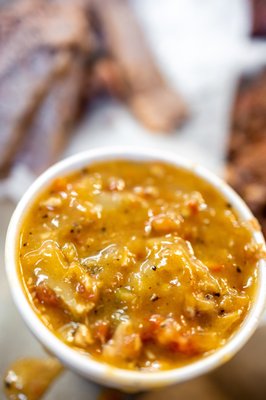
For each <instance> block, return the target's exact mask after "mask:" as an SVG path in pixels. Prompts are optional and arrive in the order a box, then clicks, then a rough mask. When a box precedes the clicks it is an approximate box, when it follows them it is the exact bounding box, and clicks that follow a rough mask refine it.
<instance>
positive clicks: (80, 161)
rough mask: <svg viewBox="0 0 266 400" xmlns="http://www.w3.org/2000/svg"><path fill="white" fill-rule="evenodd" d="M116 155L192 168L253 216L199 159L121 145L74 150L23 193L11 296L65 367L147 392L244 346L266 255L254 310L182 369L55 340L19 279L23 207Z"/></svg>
mask: <svg viewBox="0 0 266 400" xmlns="http://www.w3.org/2000/svg"><path fill="white" fill-rule="evenodd" d="M112 159H121V160H132V161H152V160H153V161H156V160H157V161H162V162H165V163H168V164H172V165H174V166H177V167H180V168H184V169H188V170H190V171H192V172H194V173H195V174H196V175H197V176H199V177H201V178H203V179H204V180H205V181H207V182H209V183H210V184H211V185H213V186H214V187H215V188H216V189H217V190H218V191H219V192H220V193H221V194H222V195H223V196H224V198H225V199H226V200H228V201H229V202H230V203H231V204H232V206H233V208H234V210H235V211H236V212H237V214H238V215H239V218H240V219H242V220H245V221H249V220H252V219H253V218H254V216H253V215H252V213H251V211H250V210H249V208H248V207H247V205H246V204H245V203H244V201H243V200H242V199H241V198H240V197H239V196H238V195H237V194H236V193H235V192H234V190H233V189H232V188H231V187H229V186H228V185H227V184H226V183H225V182H224V181H223V180H222V179H221V178H219V177H218V176H216V175H215V174H213V173H212V172H210V171H209V170H208V169H206V168H205V167H203V166H201V165H199V164H198V163H195V162H192V161H190V160H188V159H186V158H183V157H181V156H179V155H177V154H174V153H169V152H165V151H161V150H158V149H143V148H139V147H119V146H114V147H108V148H104V147H103V148H97V149H92V150H87V151H85V152H82V153H78V154H75V155H74V156H70V157H68V158H66V159H64V160H62V161H60V162H58V163H56V164H54V165H53V166H52V167H50V168H49V169H47V170H46V171H45V172H44V173H43V174H42V175H40V176H39V177H38V178H37V179H36V180H35V181H34V182H33V184H32V185H31V186H30V187H29V188H28V190H27V191H26V192H25V194H24V195H23V197H22V199H21V200H20V201H19V203H18V205H17V207H16V209H15V211H14V213H13V215H12V217H11V220H10V223H9V227H8V230H7V235H6V245H5V265H6V274H7V277H8V281H9V286H10V289H11V293H12V297H13V300H14V302H15V304H16V306H17V308H18V310H19V312H20V315H21V316H22V318H23V319H24V321H25V322H26V324H27V325H28V327H29V329H30V330H31V332H32V333H33V334H34V336H35V337H36V338H37V339H38V340H39V341H40V342H41V343H42V344H43V345H44V346H45V348H47V349H48V350H49V351H50V352H51V353H52V354H54V355H55V356H56V357H57V358H58V359H59V360H60V361H61V362H62V363H63V364H64V365H66V366H67V367H69V368H70V369H72V370H74V371H76V372H77V373H78V374H80V375H81V376H83V377H85V378H89V379H91V380H93V381H95V382H97V383H104V384H105V385H107V386H113V387H118V388H121V387H123V388H124V389H125V390H132V389H136V390H144V389H150V388H155V387H163V386H166V385H170V384H174V383H179V382H182V381H185V380H188V379H191V378H194V377H197V376H199V375H202V374H204V373H206V372H208V371H210V370H212V369H214V368H216V367H218V366H219V365H222V364H223V363H224V362H226V361H228V360H229V359H230V358H231V357H232V356H233V355H234V354H235V353H236V352H237V351H238V350H240V348H241V347H242V346H243V345H244V344H245V343H246V342H247V340H248V339H249V338H250V336H251V335H252V334H253V332H254V331H255V329H256V327H257V325H258V323H259V320H260V317H261V315H262V313H263V311H264V306H265V302H266V289H265V288H266V261H265V260H264V259H261V260H260V261H259V263H258V286H257V291H256V294H255V298H254V304H253V305H252V307H251V308H250V310H249V312H248V314H247V316H246V318H245V320H244V321H243V323H242V325H241V327H240V328H239V330H238V331H237V332H236V333H235V334H234V335H233V336H232V338H231V339H230V340H229V341H228V342H227V343H226V344H225V345H224V346H223V347H221V348H220V349H218V350H216V351H214V352H213V353H212V354H210V355H207V356H206V357H204V358H202V359H199V360H197V361H194V362H192V363H191V364H188V365H185V366H182V367H178V368H175V369H170V370H164V371H153V372H148V371H147V372H146V371H132V370H126V369H121V368H117V367H114V366H112V365H110V364H105V363H102V362H99V361H96V360H95V359H93V358H91V357H90V356H88V355H84V354H82V353H80V352H78V351H77V350H75V349H72V348H71V347H69V346H68V345H66V344H65V343H64V342H62V341H61V340H60V339H59V338H57V337H56V336H55V335H54V334H53V333H52V332H51V331H50V330H49V329H48V328H47V327H46V326H45V325H44V324H43V323H42V321H41V319H40V318H39V317H38V316H37V314H36V313H35V312H34V310H33V308H32V306H31V305H30V302H29V301H28V299H27V297H26V294H25V289H24V287H23V283H22V282H21V279H20V278H19V274H18V265H17V243H18V233H19V231H20V227H21V224H22V222H23V219H24V213H25V211H26V210H28V208H29V207H30V206H31V204H32V203H33V201H34V200H35V199H36V196H38V195H39V194H40V193H41V192H42V191H43V190H44V188H45V187H47V186H48V185H49V183H51V181H52V180H53V179H54V178H56V177H58V176H64V175H67V174H68V173H70V172H71V171H73V172H74V171H75V170H78V169H80V168H82V167H84V166H86V165H90V164H91V163H94V162H100V161H108V160H112ZM252 234H253V238H254V240H255V242H256V243H258V244H262V245H263V246H265V242H264V238H263V235H262V233H261V231H259V230H258V229H255V227H254V229H253V230H252Z"/></svg>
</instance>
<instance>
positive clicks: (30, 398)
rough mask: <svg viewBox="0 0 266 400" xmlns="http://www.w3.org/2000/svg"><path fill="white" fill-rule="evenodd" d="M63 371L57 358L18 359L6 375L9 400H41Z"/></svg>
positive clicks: (5, 384) (6, 389)
mask: <svg viewBox="0 0 266 400" xmlns="http://www.w3.org/2000/svg"><path fill="white" fill-rule="evenodd" d="M62 371H63V367H62V365H61V364H60V363H59V361H58V360H57V359H55V358H47V359H39V358H24V359H21V360H17V361H15V362H14V363H13V364H12V365H10V367H9V368H8V370H7V372H6V375H5V377H4V391H5V395H6V397H7V399H9V400H40V399H41V397H42V396H43V395H44V394H45V393H46V391H47V390H48V389H49V387H50V386H51V384H52V383H53V382H54V380H55V379H56V378H57V377H58V376H59V375H60V373H61V372H62Z"/></svg>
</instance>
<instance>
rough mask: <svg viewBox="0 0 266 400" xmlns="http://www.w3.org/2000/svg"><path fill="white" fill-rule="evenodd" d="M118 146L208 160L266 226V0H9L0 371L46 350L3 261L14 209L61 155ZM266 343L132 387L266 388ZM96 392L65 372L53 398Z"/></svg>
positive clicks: (203, 391)
mask: <svg viewBox="0 0 266 400" xmlns="http://www.w3.org/2000/svg"><path fill="white" fill-rule="evenodd" d="M117 145H127V146H138V147H143V148H144V147H148V148H151V147H153V148H160V149H165V150H170V151H171V152H174V153H176V154H181V155H183V156H185V157H187V158H189V159H191V160H194V161H197V162H200V163H202V164H203V165H205V166H206V167H208V168H210V169H211V170H212V171H214V172H215V173H217V174H219V175H220V176H222V177H223V178H224V179H226V180H227V181H228V182H229V183H230V184H231V185H232V186H233V187H234V188H235V189H236V190H237V191H238V192H239V193H240V195H241V196H242V197H243V198H244V199H245V201H246V202H247V203H248V204H249V206H250V207H251V209H252V211H253V212H254V214H255V215H256V217H257V218H258V219H259V221H260V223H261V225H262V227H263V231H264V234H265V233H266V174H265V171H266V1H265V0H201V1H198V0H174V1H173V0H17V1H15V0H13V1H10V0H9V1H4V0H0V221H1V230H0V261H1V263H0V266H1V269H0V376H1V378H2V376H3V374H4V371H5V370H6V368H7V367H8V365H9V363H10V362H12V361H13V360H15V359H16V358H18V357H23V356H35V355H41V354H43V352H42V349H41V347H40V346H39V345H38V343H37V342H36V341H35V339H34V338H33V337H32V336H31V334H30V333H29V332H28V330H27V329H26V327H25V326H24V324H23V323H22V321H21V318H20V316H19V314H18V312H17V311H16V309H15V307H14V305H13V303H12V300H11V297H10V294H9V289H8V286H7V282H6V277H5V273H4V259H3V247H4V238H5V233H6V228H7V225H8V221H9V219H10V216H11V214H12V211H13V210H14V208H15V206H16V203H17V201H18V200H19V199H20V197H21V196H22V194H23V193H24V192H25V190H26V189H27V187H28V186H29V184H30V183H31V182H32V181H33V180H34V179H35V178H36V176H38V175H39V174H40V173H41V172H42V171H43V170H45V169H46V168H47V167H48V166H49V165H51V164H52V163H54V162H56V161H58V160H59V159H61V158H64V157H65V156H68V155H70V154H74V153H76V152H79V151H83V150H86V149H92V148H95V147H99V146H117ZM265 354H266V326H265V327H263V326H262V327H261V328H259V329H258V331H257V332H256V334H255V335H254V336H253V338H252V339H251V340H250V342H249V343H248V344H247V345H246V347H245V348H244V349H243V350H242V351H241V352H240V353H239V354H238V355H237V356H236V357H235V358H234V359H233V360H232V361H230V362H229V363H228V364H226V365H225V366H224V367H221V368H219V369H218V370H216V371H215V372H213V373H211V374H209V375H206V376H204V377H201V378H198V379H196V380H192V381H190V382H188V383H184V384H182V385H178V386H176V387H174V388H169V389H165V390H162V391H159V392H157V393H155V394H142V395H138V396H136V398H137V399H139V400H149V399H151V398H152V399H156V400H157V399H158V400H160V399H163V398H165V396H168V398H169V399H177V398H178V399H179V400H182V399H192V400H193V399H199V398H200V399H201V398H202V399H207V400H208V399H214V400H216V399H217V400H220V399H221V400H223V399H251V398H252V399H265V398H266V379H265V378H266V357H264V355H265ZM99 390H100V389H99V388H98V387H97V386H96V385H93V384H90V383H88V382H85V381H83V380H81V379H80V378H78V377H77V376H75V375H74V374H72V373H70V372H67V373H66V374H65V375H64V376H63V377H62V378H60V379H59V380H58V382H57V383H56V384H55V386H54V387H53V388H52V390H51V391H50V392H49V393H48V394H47V395H46V397H45V399H46V400H49V399H50V400H51V399H58V400H60V399H73V398H75V399H77V400H83V399H97V396H98V392H99ZM0 393H1V389H0ZM0 397H2V396H0Z"/></svg>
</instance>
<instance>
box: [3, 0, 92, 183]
mask: <svg viewBox="0 0 266 400" xmlns="http://www.w3.org/2000/svg"><path fill="white" fill-rule="evenodd" d="M0 21H1V26H2V27H3V28H2V29H1V30H0V33H1V37H0V124H1V128H2V131H1V136H0V174H2V175H3V174H4V173H5V172H7V171H8V169H9V167H10V164H11V162H12V159H13V157H14V154H15V153H16V151H17V150H18V148H19V146H20V145H21V143H22V142H23V139H24V137H25V136H26V135H27V134H28V128H29V126H30V124H31V122H32V120H33V116H34V114H35V112H36V111H37V110H38V109H39V107H40V105H41V103H42V100H43V99H44V98H45V97H46V95H47V93H48V91H49V90H50V87H51V85H52V84H53V83H54V82H55V81H56V80H57V79H58V77H60V76H61V75H62V74H63V75H64V74H65V73H66V71H67V70H68V69H69V68H70V65H71V64H72V63H73V62H75V59H76V58H83V59H84V61H85V59H86V58H87V57H88V56H89V54H90V52H91V51H93V49H94V45H95V43H94V35H93V34H92V31H91V29H90V27H89V23H88V19H87V15H86V13H84V9H83V8H82V7H79V6H77V4H76V2H75V3H73V2H67V4H63V3H61V4H60V2H57V1H52V2H46V1H30V0H26V1H23V2H22V3H21V4H20V2H18V3H17V4H15V5H14V6H11V7H10V8H7V9H5V10H4V11H2V12H1V13H0ZM73 82H74V79H73ZM67 86H68V87H69V85H67ZM72 86H73V84H72ZM77 87H79V88H80V84H79V80H78V81H77ZM53 97H54V96H53V94H52V95H51V96H49V97H48V98H53ZM73 98H75V96H73ZM47 102H49V101H48V100H47V101H46V103H47ZM46 107H48V106H47V105H46ZM44 114H45V112H44ZM39 121H41V118H40V119H39ZM62 125H63V124H62ZM45 129H46V128H44V130H45ZM55 146H56V145H55ZM52 158H53V156H52Z"/></svg>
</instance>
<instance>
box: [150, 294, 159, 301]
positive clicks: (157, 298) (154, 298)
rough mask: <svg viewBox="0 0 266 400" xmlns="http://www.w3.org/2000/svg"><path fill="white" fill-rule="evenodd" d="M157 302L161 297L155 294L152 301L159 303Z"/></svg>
mask: <svg viewBox="0 0 266 400" xmlns="http://www.w3.org/2000/svg"><path fill="white" fill-rule="evenodd" d="M157 300H159V296H157V295H156V294H153V295H152V296H151V301H153V302H154V301H157Z"/></svg>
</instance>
